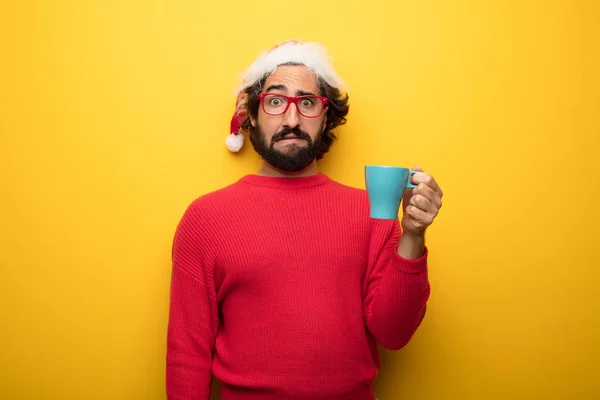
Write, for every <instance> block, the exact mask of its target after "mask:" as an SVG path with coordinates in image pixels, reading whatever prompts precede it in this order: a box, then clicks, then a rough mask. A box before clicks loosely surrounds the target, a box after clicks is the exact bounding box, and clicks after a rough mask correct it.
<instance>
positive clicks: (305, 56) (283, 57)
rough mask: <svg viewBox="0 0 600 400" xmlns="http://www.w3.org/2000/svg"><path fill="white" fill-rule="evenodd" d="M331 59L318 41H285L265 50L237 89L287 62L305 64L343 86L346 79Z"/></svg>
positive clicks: (319, 74)
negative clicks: (340, 74) (341, 75)
mask: <svg viewBox="0 0 600 400" xmlns="http://www.w3.org/2000/svg"><path fill="white" fill-rule="evenodd" d="M330 60H331V57H329V56H328V55H327V53H326V51H325V48H324V47H323V46H322V45H320V44H318V43H301V42H299V41H294V40H292V41H287V42H283V43H281V44H280V45H278V46H276V47H274V48H273V49H271V50H269V51H267V52H263V53H262V54H261V55H260V56H259V57H258V58H257V59H256V60H255V61H254V62H253V63H252V65H250V67H249V68H248V69H247V70H246V71H244V72H243V73H242V74H241V78H242V85H241V86H240V87H238V88H237V89H236V92H239V91H242V90H244V89H246V88H247V87H248V86H252V85H253V84H254V83H255V82H257V81H258V80H260V79H262V78H263V77H265V76H267V75H269V74H270V73H272V72H273V71H275V69H276V68H277V67H278V66H280V65H282V64H285V63H298V64H303V65H305V66H306V67H308V68H309V69H310V70H312V71H313V72H314V73H315V74H316V75H317V76H318V77H319V78H321V79H323V80H324V81H325V82H327V83H328V84H329V85H331V86H333V87H336V88H340V87H343V86H344V85H345V84H344V81H343V80H342V79H341V78H340V77H339V76H338V75H337V74H336V72H335V70H334V69H333V67H332V66H331V64H330V63H329V61H330Z"/></svg>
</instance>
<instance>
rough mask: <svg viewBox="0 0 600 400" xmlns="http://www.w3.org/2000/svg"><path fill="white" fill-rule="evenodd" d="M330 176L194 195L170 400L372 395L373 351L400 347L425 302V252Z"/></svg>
mask: <svg viewBox="0 0 600 400" xmlns="http://www.w3.org/2000/svg"><path fill="white" fill-rule="evenodd" d="M400 237H401V231H400V224H399V221H398V220H391V221H390V220H376V219H371V218H370V217H369V205H368V200H367V196H366V192H365V191H364V190H362V189H357V188H352V187H349V186H345V185H342V184H340V183H337V182H335V181H333V180H332V179H330V178H329V177H327V176H326V175H324V174H318V175H314V176H310V177H302V178H274V177H265V176H259V175H247V176H244V177H243V178H241V179H240V180H239V181H237V182H235V183H233V184H231V185H229V186H227V187H225V188H223V189H219V190H217V191H214V192H211V193H209V194H206V195H203V196H201V197H199V198H197V199H196V200H194V201H193V202H192V203H191V204H190V205H189V207H188V208H187V210H186V211H185V213H184V214H183V217H182V218H181V220H180V222H179V224H178V227H177V230H176V233H175V237H174V241H173V249H172V261H173V264H172V277H171V294H170V296H171V297H170V311H169V321H168V340H167V380H166V385H167V396H168V399H169V400H208V399H209V398H210V387H211V381H212V378H213V375H214V377H216V378H218V379H219V380H220V381H221V382H222V383H223V386H222V393H221V395H222V400H259V399H260V400H300V399H308V398H311V399H313V400H317V399H319V400H372V399H373V382H374V380H375V378H376V375H377V371H378V369H379V366H380V365H379V355H378V348H377V344H380V345H381V346H383V347H385V348H388V349H399V348H401V347H403V346H404V345H406V344H407V343H408V342H409V340H410V339H411V337H412V336H413V334H414V333H415V331H416V330H417V328H418V326H419V324H420V323H421V321H422V319H423V316H424V314H425V309H426V302H427V299H428V297H429V282H428V277H427V261H426V260H427V248H425V252H424V254H423V255H422V257H421V258H419V259H416V260H409V259H404V258H402V257H400V256H399V255H398V253H397V248H398V244H399V241H400Z"/></svg>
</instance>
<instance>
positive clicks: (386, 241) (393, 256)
mask: <svg viewBox="0 0 600 400" xmlns="http://www.w3.org/2000/svg"><path fill="white" fill-rule="evenodd" d="M400 235H401V233H400V224H399V221H398V220H396V221H382V220H377V221H375V222H374V225H373V231H372V236H371V242H370V247H369V270H368V275H367V283H366V285H367V288H366V295H365V298H364V317H365V323H366V326H367V328H368V330H369V331H370V332H371V334H372V335H373V337H374V338H375V340H376V341H377V342H378V343H379V344H381V345H382V346H383V347H385V348H387V349H391V350H397V349H400V348H402V347H404V346H405V345H406V344H407V343H408V342H409V341H410V339H411V338H412V336H413V335H414V333H415V332H416V330H417V328H418V327H419V325H420V324H421V321H422V320H423V317H424V316H425V310H426V303H427V300H428V298H429V290H430V288H429V280H428V274H427V255H428V250H427V248H425V253H424V254H423V255H422V256H421V257H420V258H419V259H416V260H408V259H404V258H402V257H400V256H399V255H398V245H399V243H400Z"/></svg>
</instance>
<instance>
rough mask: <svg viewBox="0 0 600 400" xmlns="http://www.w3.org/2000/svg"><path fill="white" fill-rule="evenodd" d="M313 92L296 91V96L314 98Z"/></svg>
mask: <svg viewBox="0 0 600 400" xmlns="http://www.w3.org/2000/svg"><path fill="white" fill-rule="evenodd" d="M314 95H315V94H314V93H313V92H305V91H304V90H296V96H314Z"/></svg>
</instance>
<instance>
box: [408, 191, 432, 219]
mask: <svg viewBox="0 0 600 400" xmlns="http://www.w3.org/2000/svg"><path fill="white" fill-rule="evenodd" d="M409 204H410V205H412V206H414V207H416V208H418V209H419V210H421V211H424V212H426V213H428V214H433V215H434V216H435V215H437V211H438V207H436V206H435V205H434V204H433V203H432V202H431V201H430V200H429V199H428V198H427V197H425V196H423V195H421V194H413V196H412V197H411V198H410V201H409Z"/></svg>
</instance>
